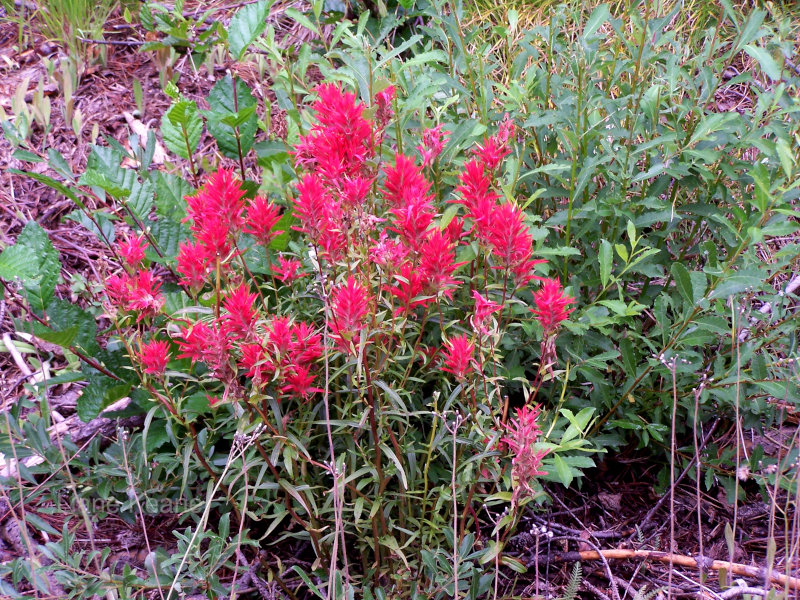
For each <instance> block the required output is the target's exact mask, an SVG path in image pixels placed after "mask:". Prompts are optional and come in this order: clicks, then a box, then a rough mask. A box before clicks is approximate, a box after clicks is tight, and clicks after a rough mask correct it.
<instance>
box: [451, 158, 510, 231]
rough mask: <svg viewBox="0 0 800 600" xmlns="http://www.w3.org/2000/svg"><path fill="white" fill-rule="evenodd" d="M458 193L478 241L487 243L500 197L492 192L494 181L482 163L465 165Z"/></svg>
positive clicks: (457, 188)
mask: <svg viewBox="0 0 800 600" xmlns="http://www.w3.org/2000/svg"><path fill="white" fill-rule="evenodd" d="M456 193H457V194H458V195H459V196H460V197H461V204H463V205H464V208H466V209H467V217H468V218H470V219H472V222H473V226H474V228H475V229H476V231H477V234H478V239H479V240H481V241H483V242H485V241H486V237H487V235H488V232H489V229H490V227H489V220H490V218H491V214H492V211H493V210H494V209H495V207H496V206H497V201H498V200H499V198H500V196H499V195H498V194H497V193H496V192H495V191H494V190H492V179H491V177H490V176H489V175H487V173H486V169H484V167H483V165H482V164H481V163H480V162H478V161H477V160H470V161H467V162H466V163H465V164H464V172H463V173H462V174H461V178H460V184H459V185H458V187H456Z"/></svg>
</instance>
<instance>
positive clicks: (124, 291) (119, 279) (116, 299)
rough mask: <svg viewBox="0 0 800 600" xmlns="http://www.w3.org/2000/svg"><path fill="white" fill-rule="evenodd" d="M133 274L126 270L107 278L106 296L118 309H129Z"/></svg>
mask: <svg viewBox="0 0 800 600" xmlns="http://www.w3.org/2000/svg"><path fill="white" fill-rule="evenodd" d="M130 283H131V276H130V275H128V274H127V273H125V272H122V273H120V274H119V275H112V276H111V277H109V278H108V279H106V286H105V287H106V297H107V298H108V300H109V302H110V303H111V305H112V306H113V307H114V308H116V309H118V310H127V308H128V297H129V292H128V290H129V288H130Z"/></svg>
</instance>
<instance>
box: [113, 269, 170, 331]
mask: <svg viewBox="0 0 800 600" xmlns="http://www.w3.org/2000/svg"><path fill="white" fill-rule="evenodd" d="M105 287H106V297H107V298H108V300H109V302H110V303H111V305H112V306H113V307H114V308H116V309H117V310H123V311H133V312H136V313H138V315H137V317H136V320H137V321H141V320H142V319H144V318H145V317H153V316H155V315H156V314H158V313H159V312H160V311H161V308H162V307H163V306H164V296H163V294H162V293H161V281H160V280H159V279H158V278H157V277H156V276H155V275H154V274H153V272H152V271H144V270H140V271H136V272H135V273H134V274H133V275H131V274H129V273H128V272H127V271H122V272H121V273H119V274H117V275H112V276H111V277H109V278H108V279H106V286H105Z"/></svg>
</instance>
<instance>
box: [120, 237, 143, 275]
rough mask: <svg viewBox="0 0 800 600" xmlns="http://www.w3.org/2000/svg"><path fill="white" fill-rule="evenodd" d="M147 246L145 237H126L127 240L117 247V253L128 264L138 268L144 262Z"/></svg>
mask: <svg viewBox="0 0 800 600" xmlns="http://www.w3.org/2000/svg"><path fill="white" fill-rule="evenodd" d="M147 246H148V244H147V240H145V239H144V235H142V234H139V235H126V236H125V239H123V240H122V241H121V242H120V243H119V245H118V246H117V252H119V255H120V256H121V257H122V259H123V260H124V261H125V262H126V263H128V264H129V265H130V266H132V267H136V266H138V265H139V263H140V262H142V261H143V260H144V251H145V249H146V248H147Z"/></svg>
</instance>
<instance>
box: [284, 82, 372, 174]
mask: <svg viewBox="0 0 800 600" xmlns="http://www.w3.org/2000/svg"><path fill="white" fill-rule="evenodd" d="M316 92H317V96H318V98H317V100H316V102H314V104H313V106H312V109H313V111H314V112H315V114H316V117H317V122H318V123H317V124H316V125H314V126H313V127H312V128H311V131H310V133H309V134H308V135H306V136H300V141H299V142H298V143H297V145H296V146H295V148H296V149H295V152H294V156H295V162H296V163H297V166H298V167H301V168H303V169H306V170H308V171H314V172H316V173H318V174H319V175H320V177H322V178H323V179H324V180H325V181H327V182H330V183H335V182H339V181H341V180H343V179H345V178H347V177H355V176H357V175H359V174H360V173H361V171H362V170H363V168H364V165H365V163H366V161H367V160H368V159H370V158H372V156H373V155H374V151H373V144H372V124H371V123H370V122H369V121H368V120H366V119H365V118H364V117H363V112H364V105H363V104H362V103H361V102H358V101H356V96H355V94H353V93H350V92H345V91H343V90H342V89H341V87H340V86H339V85H336V84H332V83H327V84H322V85H320V86H319V87H317V89H316Z"/></svg>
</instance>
